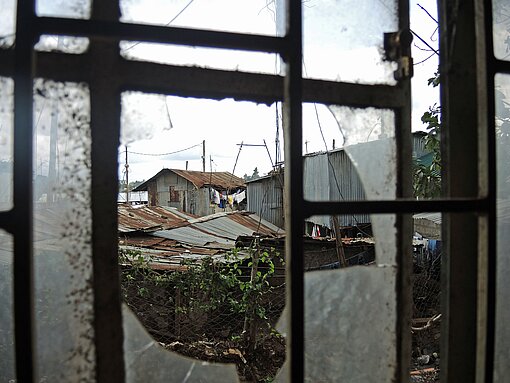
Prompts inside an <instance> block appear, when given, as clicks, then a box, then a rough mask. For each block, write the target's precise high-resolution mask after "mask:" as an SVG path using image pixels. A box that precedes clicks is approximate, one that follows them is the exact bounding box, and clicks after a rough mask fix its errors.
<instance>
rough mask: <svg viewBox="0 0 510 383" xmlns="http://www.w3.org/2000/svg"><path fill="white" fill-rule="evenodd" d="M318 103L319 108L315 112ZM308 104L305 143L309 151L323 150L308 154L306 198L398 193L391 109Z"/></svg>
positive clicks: (392, 195)
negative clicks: (311, 149)
mask: <svg viewBox="0 0 510 383" xmlns="http://www.w3.org/2000/svg"><path fill="white" fill-rule="evenodd" d="M310 107H311V108H310ZM315 108H317V109H316V113H313V110H314V109H315ZM303 109H304V117H303V119H304V123H303V130H304V132H303V137H304V144H305V148H304V149H305V151H306V152H308V151H309V150H310V148H313V149H315V150H318V151H317V152H315V153H309V154H306V155H305V162H304V185H303V186H304V196H305V199H307V200H311V201H342V200H363V199H393V198H395V197H396V144H395V140H394V132H395V117H394V113H393V112H392V111H389V110H381V109H374V108H366V109H355V108H348V107H341V106H336V105H331V106H328V107H326V106H324V105H317V106H315V105H305V106H304V108H303ZM307 109H309V110H308V112H310V113H307ZM326 137H327V138H326ZM333 140H334V142H333ZM312 144H313V146H312ZM333 145H335V147H336V148H335V149H334V150H333ZM337 145H338V146H337Z"/></svg>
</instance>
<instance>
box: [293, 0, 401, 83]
mask: <svg viewBox="0 0 510 383" xmlns="http://www.w3.org/2000/svg"><path fill="white" fill-rule="evenodd" d="M303 13H304V24H303V28H304V31H303V39H304V42H303V44H304V45H303V56H304V58H303V62H304V71H303V73H304V75H305V76H306V77H311V78H319V79H326V80H336V81H346V82H359V83H366V84H376V83H378V84H382V83H384V84H395V80H394V78H393V71H394V70H395V69H396V66H395V64H394V63H390V62H387V61H384V59H383V38H384V33H385V32H396V31H397V30H398V21H397V20H398V19H397V4H396V1H394V0H381V1H371V0H362V1H359V0H348V1H334V0H328V1H312V2H307V3H305V4H303Z"/></svg>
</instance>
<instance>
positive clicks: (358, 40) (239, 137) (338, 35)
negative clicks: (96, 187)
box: [0, 0, 438, 181]
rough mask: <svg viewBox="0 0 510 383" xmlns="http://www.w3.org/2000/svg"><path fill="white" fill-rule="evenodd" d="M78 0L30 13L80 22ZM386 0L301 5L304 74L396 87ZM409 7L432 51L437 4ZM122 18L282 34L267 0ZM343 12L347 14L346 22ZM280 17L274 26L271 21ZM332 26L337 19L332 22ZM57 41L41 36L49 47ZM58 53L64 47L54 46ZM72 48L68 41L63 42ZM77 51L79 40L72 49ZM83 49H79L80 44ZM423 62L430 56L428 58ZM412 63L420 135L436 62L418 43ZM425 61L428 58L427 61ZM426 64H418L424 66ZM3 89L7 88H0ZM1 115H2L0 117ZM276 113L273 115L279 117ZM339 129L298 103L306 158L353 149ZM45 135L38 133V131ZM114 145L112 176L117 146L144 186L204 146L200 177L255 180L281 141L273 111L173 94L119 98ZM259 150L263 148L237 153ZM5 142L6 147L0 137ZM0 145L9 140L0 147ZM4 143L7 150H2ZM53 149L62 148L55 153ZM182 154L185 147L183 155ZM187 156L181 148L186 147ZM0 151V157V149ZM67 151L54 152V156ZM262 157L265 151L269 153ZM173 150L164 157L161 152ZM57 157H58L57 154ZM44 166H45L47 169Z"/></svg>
mask: <svg viewBox="0 0 510 383" xmlns="http://www.w3.org/2000/svg"><path fill="white" fill-rule="evenodd" d="M86 3H87V2H86V1H83V0H73V1H63V0H40V1H39V2H38V13H39V14H41V15H56V14H58V15H62V16H70V17H83V15H86V14H87V9H86V7H84V6H83V4H86ZM393 3H394V2H393V1H392V0H344V1H342V2H336V1H335V0H306V1H305V2H304V3H303V9H304V14H305V18H304V29H305V37H304V48H303V50H304V68H303V69H304V75H305V77H310V78H320V79H328V80H337V81H348V82H360V83H369V84H389V85H393V84H395V81H394V80H393V78H392V72H393V70H394V64H392V63H387V62H384V61H382V60H381V58H380V57H381V52H380V49H379V48H378V47H379V46H380V45H381V41H382V35H383V33H384V32H388V31H394V30H396V29H397V28H396V17H395V11H394V10H393ZM13 4H14V1H13V0H0V9H1V10H2V11H1V12H2V16H4V15H5V16H6V17H5V18H4V17H3V18H2V19H3V20H5V23H2V25H0V36H1V35H6V34H8V33H9V31H12V28H13V17H12V15H13ZM421 5H422V6H423V7H424V8H426V9H427V11H428V12H429V13H430V14H431V16H429V15H427V13H426V12H425V11H424V10H423V9H422V8H420V7H419V6H418V5H417V4H415V3H410V6H411V28H412V29H413V31H414V32H416V33H417V34H418V35H420V36H421V37H422V38H423V39H424V40H426V41H427V42H428V43H429V44H430V45H432V46H433V47H435V48H437V37H438V36H437V31H436V26H437V24H436V22H435V21H434V20H433V18H436V10H435V2H434V1H430V0H429V1H425V2H424V3H422V4H421ZM121 10H122V21H124V22H140V23H152V24H159V25H172V26H176V27H179V26H181V27H192V28H203V29H213V30H214V29H217V30H226V31H232V32H242V33H257V34H265V35H275V34H277V33H281V31H280V29H281V28H277V25H280V24H281V22H280V21H281V13H280V12H279V11H278V10H277V9H276V6H275V2H274V1H270V0H250V1H248V0H245V1H240V0H172V1H168V0H123V1H122V2H121ZM346 14H348V15H349V17H345V15H346ZM277 20H278V23H277ZM339 21H340V22H339ZM57 43H58V42H57V39H55V38H47V39H46V40H45V44H46V45H48V46H49V49H51V48H55V47H56V45H57ZM61 45H65V46H66V47H67V46H68V44H61ZM71 45H72V44H71ZM74 45H75V46H79V45H80V44H79V43H76V44H74ZM120 47H121V54H122V55H123V56H124V57H126V58H128V59H133V60H144V61H154V62H160V63H170V64H175V65H194V66H200V67H208V68H218V69H229V70H242V71H248V72H260V73H269V74H275V73H281V65H280V62H279V59H278V57H277V56H276V55H273V54H265V53H254V52H240V51H228V50H221V49H206V48H196V47H179V46H168V45H161V44H145V43H136V42H121V45H120ZM82 48H83V49H86V42H85V43H84V47H82ZM429 56H430V58H429ZM413 57H414V62H415V63H416V65H415V66H414V77H413V80H412V87H413V118H412V130H422V129H423V128H424V126H423V125H422V124H421V122H420V117H421V115H422V114H423V112H424V111H426V110H427V109H428V107H429V106H431V105H433V104H434V103H437V102H438V92H437V88H436V89H433V88H431V87H428V86H427V79H428V78H430V77H432V75H433V74H434V72H435V71H436V69H437V56H436V55H435V54H434V53H433V52H431V51H430V50H428V48H427V47H426V46H425V45H424V44H423V43H421V42H419V41H418V40H417V39H415V40H414V43H413ZM427 58H428V59H427ZM424 60H425V61H424ZM4 91H5V89H4ZM39 107H40V108H39V109H41V108H42V110H43V111H42V112H40V111H39V112H40V115H38V110H36V116H34V117H35V118H34V119H36V118H39V119H40V121H39V122H38V123H39V127H38V136H40V137H39V138H38V140H37V150H36V153H37V156H38V158H37V159H36V166H35V168H36V171H38V172H40V173H41V174H43V175H44V174H45V173H47V156H48V142H49V140H48V126H49V125H50V124H51V122H50V121H48V120H49V119H51V112H49V111H48V110H47V109H48V108H50V106H49V105H44V104H43V105H42V107H41V105H39ZM0 113H1V110H0ZM277 116H278V117H277ZM345 124H346V123H345V122H344V121H340V122H339V121H338V115H337V118H335V116H334V115H333V114H332V113H331V111H330V110H329V109H328V108H327V107H326V106H324V105H313V104H305V105H304V106H303V153H312V152H316V151H323V150H325V149H332V148H333V141H335V146H336V147H340V146H342V144H343V143H344V142H346V143H349V142H350V143H352V142H351V141H349V139H348V138H352V137H344V136H343V135H342V131H344V132H345V131H346V129H341V128H345V126H342V125H345ZM377 124H379V125H382V122H381V118H379V120H376V121H375V122H374V128H373V129H374V130H373V131H370V133H369V134H367V139H369V138H368V136H370V135H371V138H370V139H374V138H376V136H377V134H380V131H378V130H377V129H379V130H380V129H382V126H379V127H378V126H376V125H377ZM3 125H4V126H3V127H0V130H1V132H0V145H2V142H3V141H2V137H5V136H6V133H5V132H7V129H6V127H5V125H6V124H3ZM43 127H44V128H45V129H44V130H43V129H42V128H43ZM121 127H122V133H121V146H120V147H119V178H120V179H123V178H124V177H125V174H124V169H125V168H124V162H125V146H124V145H127V150H128V162H129V180H130V181H133V180H144V179H148V178H150V177H151V176H153V175H154V174H156V173H157V172H158V171H159V170H161V169H162V168H164V167H167V168H179V169H184V168H185V167H186V163H187V165H188V169H189V170H202V142H203V141H204V140H205V148H206V156H205V157H206V170H207V171H209V170H211V169H212V170H213V171H229V172H234V173H235V174H236V175H237V176H241V177H242V176H243V175H244V174H248V175H251V174H252V172H253V170H254V168H255V167H257V168H258V171H259V173H260V174H265V173H267V172H268V171H270V170H271V169H272V164H273V163H274V162H275V161H276V145H275V141H276V137H277V134H276V132H277V128H279V131H280V135H279V141H280V150H281V158H280V160H281V159H282V158H283V138H282V121H281V111H280V110H279V109H277V107H276V106H275V105H270V106H268V105H260V104H258V105H257V104H255V103H250V102H235V101H233V100H231V99H226V100H222V101H213V100H200V99H193V98H180V97H175V96H163V95H152V94H151V95H147V94H139V93H134V92H130V93H125V94H123V95H122V119H121ZM264 140H265V143H266V144H267V150H266V148H265V147H263V146H243V147H242V148H241V150H240V145H239V144H241V143H243V144H250V145H263V144H264ZM4 141H5V140H4ZM4 144H5V145H3V147H7V146H8V145H9V142H8V141H6V143H5V142H4ZM6 145H7V146H6ZM59 148H60V147H59ZM188 148H189V149H188ZM184 149H187V150H184ZM0 150H1V151H5V150H4V149H2V148H0ZM64 150H65V149H64V148H63V147H62V148H60V152H63V151H64ZM268 152H269V154H268ZM165 153H172V154H166V155H159V154H165ZM64 156H65V153H64ZM45 164H46V167H45Z"/></svg>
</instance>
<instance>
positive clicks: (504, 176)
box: [494, 75, 510, 382]
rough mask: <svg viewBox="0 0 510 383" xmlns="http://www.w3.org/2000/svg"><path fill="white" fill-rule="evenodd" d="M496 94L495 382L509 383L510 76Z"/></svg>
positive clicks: (499, 79) (501, 78)
mask: <svg viewBox="0 0 510 383" xmlns="http://www.w3.org/2000/svg"><path fill="white" fill-rule="evenodd" d="M495 88H496V89H495V92H496V95H495V96H496V154H497V179H498V189H497V196H498V199H497V226H498V231H497V259H496V263H497V268H496V272H497V276H496V336H495V339H496V348H495V351H494V355H495V366H494V370H495V371H494V374H495V380H494V381H495V382H504V381H506V380H507V376H508V374H507V371H506V369H507V366H508V363H509V362H510V347H509V345H510V329H509V328H508V318H509V317H510V299H509V296H508V291H510V286H509V282H508V273H509V272H510V261H509V258H508V247H509V246H510V218H509V217H510V214H509V213H510V167H509V166H508V164H509V163H510V107H509V102H510V76H508V75H497V76H496V82H495Z"/></svg>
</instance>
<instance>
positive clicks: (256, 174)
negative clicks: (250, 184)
mask: <svg viewBox="0 0 510 383" xmlns="http://www.w3.org/2000/svg"><path fill="white" fill-rule="evenodd" d="M257 178H260V175H259V169H258V168H257V167H255V169H253V174H252V175H251V176H249V175H248V174H244V176H243V179H244V180H245V181H253V180H256V179H257Z"/></svg>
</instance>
